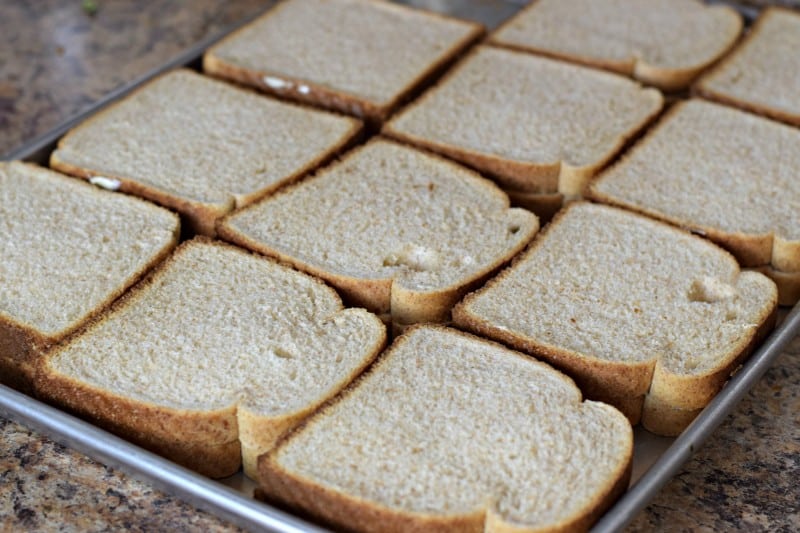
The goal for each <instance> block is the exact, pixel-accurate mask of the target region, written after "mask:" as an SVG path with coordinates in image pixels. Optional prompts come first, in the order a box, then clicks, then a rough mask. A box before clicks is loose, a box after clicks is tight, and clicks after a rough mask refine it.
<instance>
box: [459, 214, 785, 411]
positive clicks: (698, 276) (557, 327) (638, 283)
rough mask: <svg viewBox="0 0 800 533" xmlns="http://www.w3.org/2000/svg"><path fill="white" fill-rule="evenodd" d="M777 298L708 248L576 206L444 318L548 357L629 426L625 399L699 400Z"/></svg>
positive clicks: (653, 224)
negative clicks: (624, 417)
mask: <svg viewBox="0 0 800 533" xmlns="http://www.w3.org/2000/svg"><path fill="white" fill-rule="evenodd" d="M776 304H777V291H776V288H775V284H774V283H772V281H770V280H769V279H768V278H766V277H765V276H763V275H760V274H758V273H755V272H740V270H739V266H738V264H737V263H736V261H735V260H734V258H733V257H732V256H731V255H730V254H728V253H727V252H725V251H724V250H722V249H721V248H718V247H717V246H715V245H714V244H712V243H710V242H708V241H706V240H704V239H702V238H700V237H697V236H694V235H691V234H690V233H688V232H684V231H681V230H679V229H677V228H674V227H671V226H668V225H666V224H664V223H661V222H658V221H655V220H652V219H649V218H646V217H643V216H640V215H637V214H635V213H630V212H627V211H623V210H621V209H617V208H613V207H609V206H604V205H599V204H597V205H595V204H589V203H585V202H578V203H574V204H572V205H571V206H569V207H568V208H566V209H564V210H562V211H561V213H560V214H559V215H558V216H557V217H556V218H555V220H554V221H553V222H551V223H550V225H549V226H548V229H547V230H545V231H544V232H543V234H542V235H541V236H540V237H539V238H538V239H537V240H536V241H534V244H533V245H532V246H531V248H530V249H529V250H528V251H527V252H526V253H525V254H524V255H522V256H520V258H519V259H518V260H517V261H516V262H515V263H514V265H513V266H512V267H510V268H508V269H507V270H505V271H504V272H502V273H501V274H500V275H499V276H497V277H496V278H494V279H493V280H492V281H490V282H489V283H488V284H487V285H486V286H485V287H484V288H483V289H481V290H479V291H476V292H475V293H472V294H470V295H468V296H467V297H466V298H465V299H464V300H463V301H462V302H461V303H459V304H458V305H457V306H456V308H455V309H454V310H453V319H454V322H455V323H456V325H458V326H459V327H463V328H466V329H469V330H471V331H475V332H478V333H480V334H482V335H484V336H487V337H489V338H493V339H496V340H500V341H503V342H505V343H507V344H509V345H511V346H513V347H515V348H518V349H520V350H522V351H525V352H528V353H531V354H534V355H536V356H538V357H541V358H543V359H545V360H547V361H549V362H551V363H553V364H554V365H555V366H557V367H559V368H561V369H563V370H564V371H566V372H567V373H568V374H570V375H571V376H572V377H573V378H575V380H576V382H577V383H578V385H579V386H580V387H581V389H582V390H583V392H584V393H585V394H586V395H587V396H588V397H590V398H595V397H602V398H603V399H604V400H606V401H609V402H611V403H612V404H613V405H616V406H619V408H620V409H624V412H625V413H626V415H628V416H629V417H630V418H631V421H632V422H633V423H636V422H637V421H638V420H637V418H638V415H637V410H638V409H634V408H633V407H635V405H634V404H633V400H634V399H636V398H639V399H640V400H641V401H642V402H644V400H645V398H644V395H645V394H648V395H650V397H651V398H652V399H653V401H655V402H657V403H658V404H659V405H661V406H668V407H670V408H673V409H683V410H691V409H698V408H701V407H704V406H705V405H706V404H707V403H708V402H709V401H710V400H711V398H713V396H714V395H715V394H716V393H717V391H719V389H720V388H721V387H722V385H723V383H724V382H725V381H726V380H727V378H728V376H729V375H730V373H731V371H732V370H734V369H735V368H736V367H737V365H738V364H740V363H741V361H742V359H743V357H745V355H746V354H747V353H748V350H749V349H750V348H751V347H752V343H753V342H754V341H755V339H757V338H759V337H758V336H759V335H760V334H761V333H762V332H763V331H764V330H766V329H769V328H770V327H772V325H773V323H774V311H775V308H776ZM647 410H648V403H647V402H644V415H645V416H647Z"/></svg>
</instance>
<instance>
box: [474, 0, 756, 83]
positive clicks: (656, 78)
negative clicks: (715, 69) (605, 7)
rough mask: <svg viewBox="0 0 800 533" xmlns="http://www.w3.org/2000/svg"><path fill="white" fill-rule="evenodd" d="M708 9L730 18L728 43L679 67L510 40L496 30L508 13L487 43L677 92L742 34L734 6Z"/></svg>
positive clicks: (511, 19)
mask: <svg viewBox="0 0 800 533" xmlns="http://www.w3.org/2000/svg"><path fill="white" fill-rule="evenodd" d="M536 4H537V2H535V1H534V2H531V3H530V4H529V5H528V6H526V7H525V8H523V9H522V10H521V11H520V12H519V14H522V13H524V12H527V11H530V10H535V9H536ZM708 9H713V10H718V11H720V12H724V13H725V14H726V16H727V17H729V18H730V20H731V32H730V33H731V36H730V38H729V39H728V41H727V43H726V44H725V45H724V46H723V47H722V49H721V50H719V51H718V52H717V53H716V54H715V55H714V56H713V57H710V58H707V59H706V60H704V61H700V62H699V63H695V64H692V65H686V66H684V67H680V68H668V67H663V66H658V65H654V64H652V63H650V62H648V61H646V60H644V59H642V58H639V57H630V58H627V59H625V60H614V59H606V58H600V57H590V56H585V55H578V54H571V53H567V52H561V51H557V50H552V49H547V48H539V47H535V46H530V45H521V44H518V43H511V42H507V41H504V40H503V39H501V38H498V34H499V33H500V32H501V31H502V30H503V29H504V28H505V27H506V26H509V25H511V24H513V23H514V22H515V20H516V18H517V17H516V16H515V17H511V18H510V19H508V20H507V21H505V22H504V23H503V24H501V25H500V26H499V27H498V28H497V29H496V30H495V31H493V32H492V33H491V34H490V35H489V37H488V41H489V43H490V44H492V45H495V46H500V47H503V48H509V49H511V50H518V51H521V52H532V53H535V54H538V55H543V56H546V57H552V58H555V59H561V60H566V61H569V62H571V63H577V64H580V65H585V66H588V67H594V68H599V69H602V70H608V71H611V72H616V73H619V74H622V75H625V76H628V77H631V78H634V79H637V80H639V81H641V82H642V83H644V84H646V85H651V86H653V87H657V88H659V89H661V90H663V91H669V92H676V91H680V90H682V89H685V88H687V87H688V86H689V85H690V84H691V83H692V81H694V80H695V79H696V78H697V76H698V75H700V74H701V73H702V72H703V71H705V70H706V69H708V68H709V66H711V65H713V64H714V63H715V62H716V61H718V60H719V58H721V57H722V56H724V55H725V53H726V52H728V50H730V49H731V48H732V47H733V45H734V44H736V41H737V40H738V38H739V35H740V34H741V31H742V27H743V25H744V23H743V21H742V17H741V15H740V14H739V13H738V12H737V11H736V10H734V9H733V8H731V7H729V6H725V5H713V6H708Z"/></svg>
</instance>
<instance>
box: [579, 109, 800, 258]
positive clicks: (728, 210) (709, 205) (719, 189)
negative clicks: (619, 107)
mask: <svg viewBox="0 0 800 533" xmlns="http://www.w3.org/2000/svg"><path fill="white" fill-rule="evenodd" d="M799 169H800V131H798V130H797V129H795V128H792V127H789V126H786V125H783V124H780V123H778V122H774V121H771V120H767V119H765V118H761V117H758V116H755V115H751V114H749V113H745V112H743V111H739V110H736V109H732V108H729V107H724V106H721V105H717V104H713V103H710V102H704V101H702V100H689V101H687V102H685V103H679V104H676V105H675V107H674V108H672V109H670V111H669V113H668V114H667V115H666V116H665V117H664V119H663V120H662V121H661V122H660V123H659V124H658V126H657V127H655V128H653V129H652V130H650V131H649V132H648V134H647V135H646V136H645V137H644V138H643V139H642V140H641V141H640V142H639V143H638V144H637V145H636V146H634V147H633V149H631V150H630V151H628V153H627V154H626V155H625V157H624V158H623V159H622V160H621V161H620V162H618V163H617V164H616V165H614V166H613V167H612V168H610V169H608V170H607V171H606V172H604V173H603V174H602V175H601V176H600V178H599V179H597V180H596V181H595V182H593V183H592V184H591V185H590V187H589V190H588V194H589V195H590V196H592V197H593V198H596V199H599V200H602V201H604V202H609V203H614V204H617V205H621V206H624V207H627V208H629V209H634V210H636V211H640V212H642V213H645V214H647V215H650V216H654V217H656V218H660V219H662V220H666V221H669V222H671V223H673V224H676V225H679V226H683V227H685V228H688V229H691V230H693V231H695V232H698V233H701V234H703V235H705V236H707V237H708V238H710V239H711V240H713V241H715V242H717V243H719V244H720V245H722V246H723V247H725V248H727V249H728V250H730V251H731V252H732V253H733V255H734V256H735V257H736V258H737V259H738V260H739V263H740V264H742V265H744V266H751V267H752V266H763V265H769V264H771V265H772V266H773V267H774V268H775V269H778V270H782V271H784V272H797V271H800V170H799Z"/></svg>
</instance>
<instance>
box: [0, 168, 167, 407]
mask: <svg viewBox="0 0 800 533" xmlns="http://www.w3.org/2000/svg"><path fill="white" fill-rule="evenodd" d="M0 228H1V229H0V235H2V237H0V257H1V258H2V264H1V266H0V381H1V382H3V383H5V384H7V385H11V386H12V387H15V388H17V389H20V390H23V391H25V392H30V390H31V387H32V379H33V372H34V367H35V365H36V362H37V360H38V358H40V357H41V355H42V354H43V353H44V352H45V351H46V350H47V349H49V347H50V346H51V345H52V344H54V343H56V342H58V341H60V340H61V339H63V338H64V337H66V336H67V335H68V334H70V333H71V332H72V331H74V330H75V329H77V328H78V327H80V326H81V325H82V324H83V323H84V322H86V321H87V320H88V319H89V318H90V317H91V316H92V315H94V314H95V313H97V312H98V311H99V310H101V309H102V308H104V307H105V306H106V305H108V304H109V303H110V302H111V301H112V300H114V299H115V298H117V297H118V296H119V295H120V294H122V292H123V291H124V290H125V289H126V288H128V287H129V286H130V285H132V284H133V283H134V282H135V281H136V280H137V279H138V278H139V277H141V276H142V275H143V274H144V273H145V272H146V271H147V270H149V269H150V268H151V267H152V266H153V265H155V264H156V263H158V262H159V261H161V259H162V258H164V257H165V256H166V255H167V254H168V253H169V251H170V250H171V249H172V248H174V246H175V245H176V244H177V239H178V234H179V233H180V222H179V220H178V217H177V216H175V215H174V214H172V213H170V212H169V211H167V210H166V209H161V208H160V207H157V206H155V205H152V204H149V203H147V202H143V201H141V200H138V199H136V198H130V197H126V196H123V195H117V194H112V193H109V192H106V191H102V190H100V189H97V188H96V187H93V186H91V185H89V184H88V183H84V182H81V181H79V180H75V179H71V178H67V177H66V176H63V175H61V174H58V173H56V172H52V171H50V170H47V169H44V168H41V167H38V166H35V165H31V164H26V163H20V162H9V163H0Z"/></svg>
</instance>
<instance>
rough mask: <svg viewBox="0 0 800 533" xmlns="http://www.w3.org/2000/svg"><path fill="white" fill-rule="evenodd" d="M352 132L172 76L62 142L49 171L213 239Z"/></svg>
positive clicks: (328, 120)
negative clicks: (220, 223)
mask: <svg viewBox="0 0 800 533" xmlns="http://www.w3.org/2000/svg"><path fill="white" fill-rule="evenodd" d="M360 130H361V123H360V122H359V121H357V120H355V119H352V118H347V117H341V116H336V115H333V114H329V113H325V112H322V111H316V110H312V109H305V108H301V107H298V106H294V105H291V104H287V103H284V102H279V101H276V100H270V99H268V98H264V97H263V96H261V95H258V94H255V93H252V92H250V91H247V90H244V89H240V88H237V87H233V86H231V85H227V84H225V83H222V82H220V81H217V80H213V79H211V78H208V77H205V76H201V75H199V74H197V73H195V72H192V71H190V70H178V71H174V72H170V73H167V74H165V75H163V76H161V77H159V78H158V79H156V80H155V81H153V82H150V83H148V84H146V85H145V86H144V87H142V88H141V89H139V90H137V91H136V92H134V93H133V94H132V95H130V96H128V97H127V98H125V99H123V100H122V101H121V102H119V103H117V104H115V105H113V106H111V107H110V108H108V109H107V110H104V111H102V112H100V113H98V114H97V115H95V116H94V117H92V118H90V119H89V120H87V121H86V122H84V123H83V124H81V125H79V126H78V127H77V128H75V129H74V130H72V131H71V132H69V133H68V134H67V135H66V136H65V137H64V138H63V139H61V141H60V142H59V144H58V149H56V150H55V151H54V152H53V154H52V155H51V158H50V166H52V167H53V168H56V169H58V170H61V171H63V172H66V173H68V174H73V175H76V176H81V177H84V178H88V179H94V180H95V181H96V182H98V183H100V184H102V185H105V186H107V187H110V188H113V189H115V190H120V191H122V192H127V193H131V194H135V195H137V196H141V197H143V198H147V199H148V200H152V201H154V202H156V203H159V204H161V205H164V206H166V207H170V208H172V209H175V210H176V211H178V212H179V213H181V214H182V215H184V216H185V217H186V219H187V220H188V222H189V224H190V225H191V226H192V228H193V229H194V231H195V232H196V233H199V234H203V235H209V236H213V235H214V224H215V222H216V220H217V219H218V218H219V217H221V216H222V215H224V214H226V213H228V212H230V211H232V210H233V209H235V208H237V207H241V206H243V205H247V204H249V203H251V202H253V201H254V200H256V199H258V198H260V197H262V196H264V195H265V194H267V193H269V192H271V191H273V190H275V189H276V188H278V187H280V186H281V185H283V184H285V183H288V182H291V181H293V180H295V179H297V178H298V177H300V176H302V175H303V174H305V173H306V172H308V171H310V170H312V169H314V168H315V167H317V166H319V165H320V164H321V163H324V162H326V161H327V160H329V159H330V158H332V157H333V156H334V155H336V154H337V153H338V152H339V151H340V150H342V149H343V147H344V146H345V145H347V144H348V143H349V142H350V141H351V140H353V138H354V137H355V136H356V135H357V134H358V133H359V131H360Z"/></svg>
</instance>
